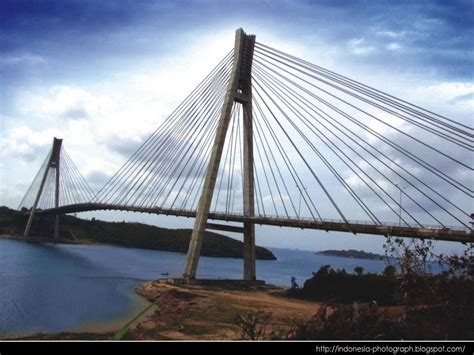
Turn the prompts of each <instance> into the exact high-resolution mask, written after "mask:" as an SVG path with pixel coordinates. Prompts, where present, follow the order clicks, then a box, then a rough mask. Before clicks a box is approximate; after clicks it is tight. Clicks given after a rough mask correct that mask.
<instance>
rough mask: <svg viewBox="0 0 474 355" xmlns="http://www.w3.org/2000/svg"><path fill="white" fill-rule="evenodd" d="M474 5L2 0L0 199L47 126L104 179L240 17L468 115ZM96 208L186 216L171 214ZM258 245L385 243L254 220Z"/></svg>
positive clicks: (301, 51)
mask: <svg viewBox="0 0 474 355" xmlns="http://www.w3.org/2000/svg"><path fill="white" fill-rule="evenodd" d="M473 10H474V9H473V2H472V1H469V0H466V1H454V0H453V1H397V2H394V1H296V0H294V1H279V0H272V1H204V0H203V1H137V0H135V1H107V0H102V1H89V0H80V1H74V0H68V1H22V0H11V1H10V0H3V1H1V2H0V118H1V124H0V132H1V136H0V155H1V157H0V174H1V175H0V182H1V185H0V205H7V206H10V207H13V208H16V207H17V205H18V203H19V202H20V200H21V198H22V197H23V194H24V193H25V191H26V189H27V188H28V186H29V184H30V182H31V179H32V178H33V176H34V174H35V173H36V171H37V170H38V169H39V167H40V165H41V163H42V161H43V159H44V157H45V155H46V153H47V152H48V150H49V149H50V145H51V142H52V138H53V137H54V136H57V137H61V138H63V139H64V144H65V147H66V149H67V151H68V153H69V155H70V156H71V157H72V159H73V160H74V162H75V163H76V165H77V166H78V167H79V169H80V170H81V172H82V173H83V175H84V176H85V177H86V179H87V180H88V181H89V183H90V185H91V186H92V188H93V189H98V188H100V186H101V185H102V184H104V183H105V182H106V180H107V179H108V177H110V175H111V174H113V173H114V172H115V171H116V170H117V169H118V168H119V167H120V166H121V165H122V164H123V163H124V162H125V161H126V160H127V158H128V157H129V156H130V154H131V153H132V152H133V151H134V149H136V148H137V146H138V145H139V144H140V142H142V141H143V140H144V139H145V138H146V137H147V135H149V134H150V133H151V132H153V131H154V130H155V129H156V127H157V126H158V125H159V124H160V123H161V122H163V120H164V119H165V118H166V117H167V115H168V114H170V112H172V110H173V108H174V107H176V106H177V105H178V104H179V102H181V101H182V100H183V99H184V98H185V97H186V95H187V94H188V93H189V92H190V91H191V90H192V89H193V88H194V87H195V86H196V85H197V84H198V83H199V82H200V80H201V79H202V78H203V77H204V76H205V75H206V74H207V73H208V72H209V71H210V70H211V69H212V68H213V67H214V65H215V64H217V62H219V60H220V59H222V58H223V56H224V55H225V54H226V53H228V51H229V50H230V49H231V48H232V46H233V38H234V31H235V29H236V28H238V27H242V28H244V29H245V31H246V32H248V33H254V34H256V35H257V40H258V41H259V42H261V43H265V44H268V45H270V46H272V47H274V48H278V49H281V50H283V51H285V52H288V53H291V54H293V55H296V56H298V57H300V58H304V59H306V60H308V61H310V62H312V63H316V64H318V65H321V66H323V67H326V68H329V69H331V70H334V71H336V72H338V73H341V74H344V75H346V76H348V77H351V78H354V79H356V80H359V81H361V82H364V83H366V84H369V85H371V86H374V87H376V88H379V89H381V90H383V91H386V92H389V93H390V94H393V95H394V96H397V97H401V98H404V99H407V100H408V101H410V102H413V103H415V104H417V105H420V106H421V107H425V108H428V109H430V110H432V111H434V112H437V113H440V114H443V115H445V116H447V117H451V118H454V119H456V120H459V121H462V122H463V123H466V124H469V125H471V126H472V122H471V120H472V114H473V106H474V81H473V70H474V69H473V68H474V66H473V64H474V63H473V62H474V52H473V47H474V42H473V41H472V38H474V26H473V21H474V11H473ZM471 162H472V161H471ZM471 166H472V163H471ZM470 177H471V176H470ZM464 203H465V201H464ZM468 204H470V205H469V206H467V208H468V209H469V208H471V209H472V202H471V201H468ZM465 206H466V205H465ZM85 216H86V217H90V216H91V214H85ZM94 216H96V217H99V218H104V219H111V220H122V219H127V220H137V221H143V222H147V223H153V224H157V225H161V226H167V227H178V226H179V227H190V226H192V221H191V220H187V219H185V220H181V219H179V218H175V217H157V216H148V215H147V216H145V215H136V214H135V215H134V214H130V213H128V214H120V213H113V214H111V213H109V214H106V213H95V214H94ZM257 243H258V244H260V245H266V246H275V247H292V248H301V249H311V250H319V249H326V248H342V247H343V248H348V247H353V248H358V249H360V248H364V249H367V250H372V251H380V250H381V245H382V244H383V238H380V237H371V236H352V235H344V234H339V233H326V232H319V231H300V230H291V229H279V228H259V229H258V230H257ZM442 247H443V248H446V249H452V248H455V247H454V246H453V245H451V244H449V243H444V244H443V246H442Z"/></svg>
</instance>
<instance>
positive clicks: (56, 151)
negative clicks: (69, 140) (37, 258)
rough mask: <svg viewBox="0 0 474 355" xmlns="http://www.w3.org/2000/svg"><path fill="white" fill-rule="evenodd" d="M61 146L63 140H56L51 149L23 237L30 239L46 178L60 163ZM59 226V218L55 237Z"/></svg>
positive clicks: (57, 195)
mask: <svg viewBox="0 0 474 355" xmlns="http://www.w3.org/2000/svg"><path fill="white" fill-rule="evenodd" d="M61 144H62V139H57V138H54V141H53V148H52V149H51V154H50V156H49V160H48V163H47V165H46V169H45V171H44V174H43V177H42V178H41V184H40V188H39V190H38V194H37V195H36V198H35V201H34V202H33V206H32V207H31V211H30V215H29V217H28V222H27V223H26V228H25V232H24V233H23V235H24V236H25V237H28V235H29V234H30V229H31V225H32V223H33V217H34V215H35V212H36V208H37V206H38V202H39V199H40V198H41V194H42V193H43V189H44V184H45V183H46V178H47V177H48V172H49V169H50V168H51V167H55V166H56V165H55V162H56V161H58V162H59V156H60V151H61ZM58 167H59V163H58ZM58 171H59V170H58ZM58 171H56V173H57V174H56V189H57V190H56V195H55V203H57V202H59V172H58ZM56 201H57V202H56ZM56 207H57V205H56ZM58 226H59V219H58V217H57V218H56V224H55V236H56V231H57V228H58Z"/></svg>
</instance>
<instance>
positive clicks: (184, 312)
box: [128, 282, 319, 340]
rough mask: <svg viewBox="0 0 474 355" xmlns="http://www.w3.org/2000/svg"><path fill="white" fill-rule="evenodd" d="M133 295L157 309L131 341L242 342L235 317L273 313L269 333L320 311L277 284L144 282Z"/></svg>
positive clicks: (142, 322)
mask: <svg viewBox="0 0 474 355" xmlns="http://www.w3.org/2000/svg"><path fill="white" fill-rule="evenodd" d="M136 291H137V293H138V294H140V295H142V296H144V297H146V298H148V299H149V300H153V301H157V306H156V308H155V310H154V311H153V312H151V313H150V314H149V315H148V316H147V317H145V319H144V320H142V321H141V322H140V323H139V324H138V325H137V326H136V327H135V328H134V329H132V330H131V331H130V332H129V334H128V336H130V337H131V338H133V339H202V340H205V339H240V335H241V329H240V328H239V327H238V326H237V324H236V316H237V314H240V315H245V314H248V313H249V312H251V311H264V312H266V313H271V318H270V321H269V323H268V327H267V332H270V331H271V330H272V329H288V328H289V326H291V325H293V324H294V321H295V320H306V319H309V318H310V317H311V316H312V315H314V314H315V313H316V311H317V310H318V307H319V304H318V303H317V302H309V301H303V300H297V299H290V298H287V297H285V296H284V291H285V288H283V287H276V286H255V287H251V288H250V287H249V288H247V289H245V290H237V289H222V288H215V287H201V286H172V285H168V284H162V283H159V282H148V283H145V284H143V285H142V286H140V287H139V288H137V290H136Z"/></svg>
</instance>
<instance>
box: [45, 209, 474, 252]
mask: <svg viewBox="0 0 474 355" xmlns="http://www.w3.org/2000/svg"><path fill="white" fill-rule="evenodd" d="M98 210H115V211H132V212H142V213H152V214H161V215H172V216H182V217H188V218H189V217H191V218H193V217H196V211H192V210H179V209H164V208H159V207H154V208H150V207H131V206H120V205H109V204H100V203H82V204H74V205H65V206H60V207H58V208H51V209H47V210H37V211H36V213H41V214H54V215H57V214H66V213H77V212H88V211H98ZM209 219H212V220H220V221H226V222H242V223H243V222H251V223H254V224H258V225H270V226H279V227H292V228H301V229H318V230H324V231H326V232H329V231H337V232H348V233H354V234H358V233H361V234H373V235H384V236H388V235H392V236H400V237H407V238H420V239H433V240H446V241H457V242H471V243H472V242H474V234H473V233H472V230H471V229H468V228H464V229H463V228H460V227H456V228H444V227H441V226H439V227H423V228H421V227H408V226H399V225H395V224H391V225H390V224H370V223H368V222H359V221H349V223H345V222H342V221H334V220H314V219H309V218H296V217H295V218H284V217H278V216H253V217H250V216H244V215H242V214H226V213H215V212H211V213H210V214H209ZM212 225H213V226H216V225H215V224H212ZM223 227H224V226H223ZM229 227H230V226H229ZM227 230H231V228H230V229H227Z"/></svg>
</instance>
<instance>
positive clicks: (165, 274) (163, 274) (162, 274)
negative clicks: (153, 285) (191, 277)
mask: <svg viewBox="0 0 474 355" xmlns="http://www.w3.org/2000/svg"><path fill="white" fill-rule="evenodd" d="M169 275H170V274H168V273H167V272H162V273H161V276H169Z"/></svg>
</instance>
